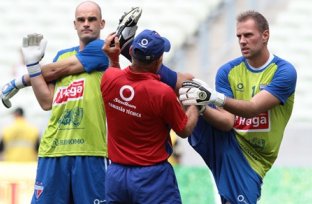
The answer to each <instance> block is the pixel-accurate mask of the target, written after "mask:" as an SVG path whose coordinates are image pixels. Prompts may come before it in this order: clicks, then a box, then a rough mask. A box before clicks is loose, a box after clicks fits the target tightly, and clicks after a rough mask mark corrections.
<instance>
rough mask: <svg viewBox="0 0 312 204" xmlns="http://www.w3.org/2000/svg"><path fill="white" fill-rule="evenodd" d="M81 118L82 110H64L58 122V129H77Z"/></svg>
mask: <svg viewBox="0 0 312 204" xmlns="http://www.w3.org/2000/svg"><path fill="white" fill-rule="evenodd" d="M82 118H83V109H82V108H79V107H77V108H73V109H66V110H64V112H63V114H62V116H61V117H60V119H59V120H58V124H59V128H65V127H74V128H77V127H78V126H79V125H80V123H81V120H82Z"/></svg>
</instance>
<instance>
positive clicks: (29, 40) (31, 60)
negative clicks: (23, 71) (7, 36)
mask: <svg viewBox="0 0 312 204" xmlns="http://www.w3.org/2000/svg"><path fill="white" fill-rule="evenodd" d="M46 46H47V41H46V40H45V39H43V35H41V34H36V33H35V34H29V35H27V37H24V38H23V46H22V53H23V57H24V61H25V64H26V66H27V70H28V73H29V76H30V77H35V76H38V75H40V74H41V67H40V65H39V62H40V60H41V59H42V58H43V56H44V52H45V49H46Z"/></svg>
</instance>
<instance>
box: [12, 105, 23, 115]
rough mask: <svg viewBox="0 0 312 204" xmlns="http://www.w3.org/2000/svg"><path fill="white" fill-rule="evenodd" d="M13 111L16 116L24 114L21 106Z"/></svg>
mask: <svg viewBox="0 0 312 204" xmlns="http://www.w3.org/2000/svg"><path fill="white" fill-rule="evenodd" d="M13 113H14V114H15V115H17V116H24V110H23V108H21V107H18V108H16V109H15V110H14V112H13Z"/></svg>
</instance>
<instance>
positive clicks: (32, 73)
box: [26, 62, 41, 78]
mask: <svg viewBox="0 0 312 204" xmlns="http://www.w3.org/2000/svg"><path fill="white" fill-rule="evenodd" d="M26 66H27V70H28V73H29V77H31V78H32V77H36V76H38V75H40V74H41V67H40V65H39V62H36V63H34V64H28V65H26Z"/></svg>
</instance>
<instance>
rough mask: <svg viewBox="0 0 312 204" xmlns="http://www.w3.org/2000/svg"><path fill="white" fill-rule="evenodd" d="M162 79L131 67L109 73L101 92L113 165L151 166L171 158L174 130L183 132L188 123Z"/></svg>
mask: <svg viewBox="0 0 312 204" xmlns="http://www.w3.org/2000/svg"><path fill="white" fill-rule="evenodd" d="M159 79H160V78H159V76H158V75H157V74H153V73H137V72H133V71H131V69H130V67H127V68H125V69H123V70H120V69H117V68H112V67H111V68H108V69H107V70H106V71H105V73H104V75H103V77H102V82H101V90H102V97H103V100H104V103H105V111H106V116H107V126H108V156H109V159H111V160H112V162H115V163H119V164H124V165H136V166H148V165H153V164H157V163H159V162H163V161H165V160H166V159H167V158H168V157H169V156H170V154H171V152H172V145H171V140H170V135H169V131H170V128H172V129H173V130H174V131H176V132H179V131H182V130H183V129H184V128H185V126H186V123H187V120H188V119H187V116H186V114H185V113H184V111H183V109H182V107H181V105H180V103H179V102H178V100H177V97H176V95H175V93H174V91H173V90H172V88H170V87H169V86H168V85H166V84H165V83H163V82H161V81H159Z"/></svg>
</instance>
